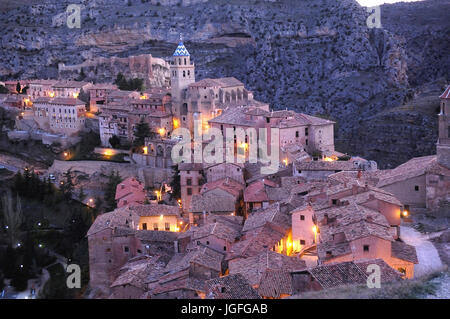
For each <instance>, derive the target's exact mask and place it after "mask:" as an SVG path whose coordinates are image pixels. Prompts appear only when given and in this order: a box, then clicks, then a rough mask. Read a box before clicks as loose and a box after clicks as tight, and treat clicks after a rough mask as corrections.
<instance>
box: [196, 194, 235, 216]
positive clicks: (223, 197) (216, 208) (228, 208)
mask: <svg viewBox="0 0 450 319" xmlns="http://www.w3.org/2000/svg"><path fill="white" fill-rule="evenodd" d="M235 210H236V197H234V196H233V195H231V194H230V193H228V192H227V191H224V190H221V189H214V190H211V191H208V192H206V193H204V194H196V195H193V196H192V198H191V207H190V210H189V211H190V212H193V213H201V212H203V211H205V212H209V213H211V212H213V213H214V212H215V213H232V212H234V211H235Z"/></svg>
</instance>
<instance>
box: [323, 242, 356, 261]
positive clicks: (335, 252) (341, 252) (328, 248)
mask: <svg viewBox="0 0 450 319" xmlns="http://www.w3.org/2000/svg"><path fill="white" fill-rule="evenodd" d="M351 253H352V249H351V247H350V242H348V241H345V242H343V243H334V242H332V241H330V242H323V243H320V244H318V245H317V255H318V256H319V259H320V260H325V261H326V260H329V259H332V258H335V257H339V256H345V255H348V254H351Z"/></svg>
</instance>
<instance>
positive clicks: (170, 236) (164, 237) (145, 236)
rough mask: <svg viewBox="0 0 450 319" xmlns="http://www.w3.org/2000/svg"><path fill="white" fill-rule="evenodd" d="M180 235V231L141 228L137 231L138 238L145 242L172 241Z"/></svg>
mask: <svg viewBox="0 0 450 319" xmlns="http://www.w3.org/2000/svg"><path fill="white" fill-rule="evenodd" d="M178 235H179V233H175V232H169V231H156V230H139V231H137V232H136V238H139V239H140V240H141V241H142V242H143V243H154V242H164V243H172V242H174V241H175V240H176V239H177V238H178Z"/></svg>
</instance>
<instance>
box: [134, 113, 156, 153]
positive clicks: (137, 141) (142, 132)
mask: <svg viewBox="0 0 450 319" xmlns="http://www.w3.org/2000/svg"><path fill="white" fill-rule="evenodd" d="M152 135H153V134H152V132H151V131H150V127H149V126H148V123H146V122H144V119H141V121H140V122H139V123H138V124H136V127H135V129H134V146H135V147H141V146H144V144H145V138H146V137H150V136H152Z"/></svg>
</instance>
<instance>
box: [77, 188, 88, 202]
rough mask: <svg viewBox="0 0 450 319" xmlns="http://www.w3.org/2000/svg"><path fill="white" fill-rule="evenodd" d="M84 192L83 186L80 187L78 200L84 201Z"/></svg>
mask: <svg viewBox="0 0 450 319" xmlns="http://www.w3.org/2000/svg"><path fill="white" fill-rule="evenodd" d="M86 196H87V195H86V193H85V192H84V189H83V186H81V187H80V193H79V194H78V198H79V199H80V201H81V202H82V201H84V200H85V198H86Z"/></svg>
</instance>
